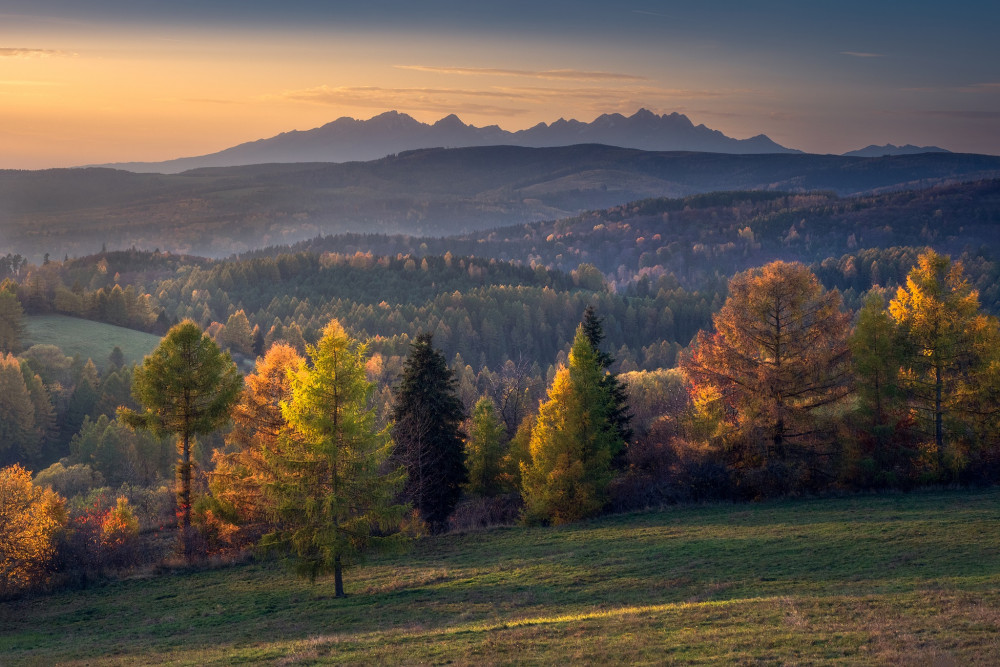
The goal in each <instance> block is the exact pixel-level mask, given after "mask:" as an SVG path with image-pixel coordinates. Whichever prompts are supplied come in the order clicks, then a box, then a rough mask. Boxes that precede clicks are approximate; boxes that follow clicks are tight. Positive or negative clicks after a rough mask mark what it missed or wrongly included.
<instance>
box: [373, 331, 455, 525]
mask: <svg viewBox="0 0 1000 667" xmlns="http://www.w3.org/2000/svg"><path fill="white" fill-rule="evenodd" d="M432 340H433V339H432V337H431V334H429V333H424V334H420V335H419V336H417V338H416V340H414V342H413V344H412V345H411V346H410V356H409V357H408V358H407V360H406V363H405V365H404V367H403V377H402V379H401V380H400V382H399V385H398V386H397V387H396V391H395V396H394V401H393V406H392V411H391V417H392V420H393V421H394V422H395V423H394V425H393V427H392V438H393V440H394V441H395V443H396V453H395V460H396V461H398V462H399V463H400V464H402V465H403V466H404V467H405V468H406V472H407V480H406V485H405V486H404V487H403V499H404V500H405V501H406V502H409V503H410V504H412V506H413V507H414V508H415V509H417V510H419V512H420V516H421V518H422V519H423V520H424V521H426V522H427V525H428V526H429V527H430V529H431V530H432V531H434V532H440V531H442V530H444V528H445V527H446V525H447V521H448V516H449V515H450V514H451V512H452V510H453V509H454V508H455V504H456V503H457V502H458V498H459V496H460V495H461V491H462V485H463V484H464V483H465V482H466V480H467V478H468V471H467V470H466V467H465V457H464V446H463V438H464V434H463V433H462V430H461V424H462V420H463V419H464V418H465V415H464V410H463V408H462V403H461V401H459V400H458V397H457V395H456V393H455V392H456V381H455V377H454V374H453V373H452V372H451V370H449V368H448V366H447V364H446V363H445V359H444V355H443V354H442V353H441V351H440V350H435V349H434V348H433V346H432Z"/></svg>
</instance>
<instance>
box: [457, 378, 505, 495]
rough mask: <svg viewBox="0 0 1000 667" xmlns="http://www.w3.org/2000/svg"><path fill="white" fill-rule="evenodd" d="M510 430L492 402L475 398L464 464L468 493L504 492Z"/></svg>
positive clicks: (483, 398) (494, 493)
mask: <svg viewBox="0 0 1000 667" xmlns="http://www.w3.org/2000/svg"><path fill="white" fill-rule="evenodd" d="M506 435H507V430H506V429H505V428H504V425H503V424H502V423H501V422H500V420H499V419H498V418H497V415H496V410H495V408H494V406H493V401H492V400H490V399H489V398H487V397H485V396H484V397H482V398H480V399H479V400H478V401H476V406H475V408H473V410H472V418H471V420H470V425H469V436H468V438H467V439H466V441H465V466H466V468H468V471H469V481H468V484H467V486H466V488H467V489H468V491H469V493H474V494H476V495H479V496H487V497H490V496H495V495H497V494H499V493H501V492H502V491H503V487H504V484H503V476H504V475H503V473H504V469H503V459H504V454H506V451H505V450H506V447H505V446H504V445H505V444H506V440H507V437H506Z"/></svg>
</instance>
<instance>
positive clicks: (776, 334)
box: [682, 261, 851, 461]
mask: <svg viewBox="0 0 1000 667" xmlns="http://www.w3.org/2000/svg"><path fill="white" fill-rule="evenodd" d="M712 321H713V323H714V325H715V333H713V334H708V333H706V332H704V331H702V332H699V333H698V337H697V340H696V342H695V344H694V346H693V351H692V353H691V354H690V356H688V357H687V358H686V359H685V360H684V361H683V363H682V367H683V369H684V371H685V373H686V374H687V376H688V379H689V380H690V381H691V383H692V391H693V393H694V396H693V398H695V402H696V403H698V402H704V399H705V398H706V397H710V398H711V401H710V402H712V403H717V404H718V406H719V408H720V413H721V415H722V418H723V420H724V421H725V422H727V423H729V424H730V425H731V426H733V427H735V428H736V429H737V431H738V432H740V433H741V434H742V437H744V438H745V437H746V436H747V435H748V434H749V433H750V432H751V431H754V430H757V431H759V432H760V433H761V434H762V435H763V441H764V443H765V446H764V450H765V451H764V452H762V458H763V460H764V461H767V460H770V459H772V458H776V459H778V460H784V459H785V458H786V457H788V455H789V453H790V452H789V448H790V447H794V446H797V445H800V444H802V443H804V442H807V441H808V440H810V439H811V436H814V435H815V434H816V429H817V423H816V420H815V413H816V411H817V409H819V408H821V407H823V406H827V405H830V404H832V403H835V402H837V401H839V400H841V399H842V398H843V397H844V396H846V395H847V393H848V391H849V382H850V378H851V374H850V351H849V348H848V344H847V336H848V331H849V326H850V316H849V315H848V314H847V313H845V312H844V311H842V310H841V298H840V293H839V292H837V291H836V290H834V291H829V292H828V291H827V290H825V289H824V288H823V286H822V285H821V284H820V283H819V280H818V279H817V278H816V276H815V275H813V273H812V272H811V271H810V270H809V269H808V268H807V267H806V266H804V265H803V264H800V263H797V262H795V263H787V262H780V261H779V262H772V263H770V264H768V265H766V266H764V267H760V268H756V269H750V270H748V271H744V272H743V273H739V274H737V275H736V276H734V277H733V278H732V280H730V282H729V296H728V297H727V298H726V301H725V303H724V304H723V305H722V308H721V309H720V310H719V312H718V313H716V314H715V315H714V316H713V317H712ZM754 458H758V457H754Z"/></svg>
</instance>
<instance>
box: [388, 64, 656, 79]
mask: <svg viewBox="0 0 1000 667" xmlns="http://www.w3.org/2000/svg"><path fill="white" fill-rule="evenodd" d="M396 69H406V70H413V71H417V72H433V73H436V74H461V75H463V76H524V77H532V78H536V79H575V80H578V81H648V80H649V78H648V77H645V76H637V75H635V74H622V73H619V72H591V71H586V70H576V69H549V70H525V69H502V68H495V67H432V66H428V65H396Z"/></svg>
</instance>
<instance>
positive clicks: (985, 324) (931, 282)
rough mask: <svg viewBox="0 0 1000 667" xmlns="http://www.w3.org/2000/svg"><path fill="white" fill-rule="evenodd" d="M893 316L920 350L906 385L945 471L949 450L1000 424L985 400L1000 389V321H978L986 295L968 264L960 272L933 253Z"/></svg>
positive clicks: (910, 278)
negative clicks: (976, 428) (973, 432)
mask: <svg viewBox="0 0 1000 667" xmlns="http://www.w3.org/2000/svg"><path fill="white" fill-rule="evenodd" d="M889 312H890V313H891V315H892V318H893V319H894V320H895V321H896V323H897V324H898V325H899V326H900V327H901V328H902V330H903V332H904V335H905V337H906V339H907V340H908V341H909V342H910V344H911V345H912V346H913V347H912V353H911V354H909V355H908V356H907V358H906V359H905V362H904V364H903V374H902V381H903V385H904V387H905V389H906V392H907V394H908V395H909V398H910V401H911V404H912V405H913V406H914V407H915V408H916V410H917V415H918V420H917V421H918V426H919V428H920V430H921V431H922V432H923V433H924V434H925V435H926V436H927V437H932V438H933V443H934V448H935V451H936V459H937V461H936V462H937V466H938V469H939V470H944V468H945V464H946V461H945V451H946V448H947V447H948V446H949V445H952V446H955V445H957V441H958V440H960V439H966V440H967V439H968V436H967V435H964V434H965V433H967V432H968V430H969V429H970V428H972V427H973V422H974V421H976V420H981V419H988V420H989V419H995V418H996V415H997V411H998V410H1000V408H998V406H997V404H996V402H994V401H990V400H987V401H985V402H984V401H983V400H982V399H983V397H984V396H990V395H995V392H996V389H997V387H996V385H995V367H994V366H993V364H994V362H996V361H997V346H998V338H1000V336H998V334H997V322H996V319H994V318H989V317H987V316H985V315H983V314H981V313H979V293H978V292H977V291H976V290H974V289H973V288H972V286H971V285H970V284H969V282H968V281H967V280H966V279H965V276H964V272H963V268H962V264H961V262H955V263H954V264H953V263H952V262H951V259H950V258H949V257H948V256H946V255H939V254H937V253H936V252H934V251H933V250H928V251H927V252H925V253H922V254H921V255H920V256H919V257H918V258H917V265H916V266H915V267H913V269H912V270H911V271H910V273H909V275H907V277H906V285H905V286H900V287H899V289H898V290H897V291H896V297H895V298H894V299H893V300H892V301H891V302H890V303H889ZM953 453H955V454H956V456H957V458H962V455H961V454H959V453H958V452H953ZM956 465H957V466H958V467H961V464H960V463H958V462H956Z"/></svg>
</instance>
